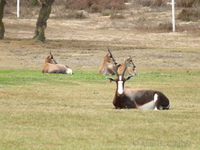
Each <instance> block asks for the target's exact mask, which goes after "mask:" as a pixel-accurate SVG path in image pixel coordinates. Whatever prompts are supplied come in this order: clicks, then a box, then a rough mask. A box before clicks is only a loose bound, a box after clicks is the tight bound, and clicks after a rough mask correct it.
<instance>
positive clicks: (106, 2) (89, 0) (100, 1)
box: [66, 0, 125, 13]
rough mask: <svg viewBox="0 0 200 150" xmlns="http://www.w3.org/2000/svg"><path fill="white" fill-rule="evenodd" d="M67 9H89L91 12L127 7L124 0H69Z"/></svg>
mask: <svg viewBox="0 0 200 150" xmlns="http://www.w3.org/2000/svg"><path fill="white" fill-rule="evenodd" d="M66 8H67V9H76V10H87V11H89V12H92V13H94V12H101V11H103V10H105V9H112V10H122V9H125V5H124V0H68V1H67V4H66Z"/></svg>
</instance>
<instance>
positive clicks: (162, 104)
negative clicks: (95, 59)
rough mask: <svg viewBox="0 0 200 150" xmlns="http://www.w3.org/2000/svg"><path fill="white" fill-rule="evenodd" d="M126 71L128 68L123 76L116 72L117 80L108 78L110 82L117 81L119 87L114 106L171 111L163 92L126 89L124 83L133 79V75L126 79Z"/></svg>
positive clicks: (117, 107)
mask: <svg viewBox="0 0 200 150" xmlns="http://www.w3.org/2000/svg"><path fill="white" fill-rule="evenodd" d="M126 69H127V68H125V69H124V71H123V73H122V75H119V74H118V73H117V72H116V74H117V77H116V78H115V79H114V78H110V77H107V79H109V80H110V82H111V81H115V82H116V85H117V88H116V92H115V96H114V99H113V104H114V106H115V108H116V109H123V108H135V109H142V110H149V109H154V110H158V109H159V110H162V109H169V107H170V101H169V99H168V98H167V97H166V96H165V95H164V94H163V93H162V92H159V91H154V90H144V89H142V90H141V89H132V88H130V87H124V83H125V82H126V81H127V80H129V79H131V77H133V75H130V76H128V77H127V78H125V77H124V73H125V71H126Z"/></svg>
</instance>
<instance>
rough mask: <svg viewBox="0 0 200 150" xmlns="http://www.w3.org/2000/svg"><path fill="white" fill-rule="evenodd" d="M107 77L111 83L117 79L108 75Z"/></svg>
mask: <svg viewBox="0 0 200 150" xmlns="http://www.w3.org/2000/svg"><path fill="white" fill-rule="evenodd" d="M106 79H108V80H109V81H110V83H111V82H112V81H115V79H113V78H111V77H106Z"/></svg>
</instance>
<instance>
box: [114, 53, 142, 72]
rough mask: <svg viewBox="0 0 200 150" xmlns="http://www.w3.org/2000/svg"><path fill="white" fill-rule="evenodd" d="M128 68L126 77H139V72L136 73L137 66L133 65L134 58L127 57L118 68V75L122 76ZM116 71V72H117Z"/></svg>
mask: <svg viewBox="0 0 200 150" xmlns="http://www.w3.org/2000/svg"><path fill="white" fill-rule="evenodd" d="M126 67H127V70H126V71H125V74H124V75H133V74H134V75H135V76H137V75H138V74H137V71H136V69H135V68H136V66H135V64H134V63H133V60H132V57H131V56H129V57H127V58H126V59H125V60H124V61H123V62H122V64H121V65H119V67H118V68H117V73H118V74H122V72H123V70H124V69H125V68H126ZM115 71H116V70H115Z"/></svg>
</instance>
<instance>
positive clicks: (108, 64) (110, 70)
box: [99, 49, 137, 75]
mask: <svg viewBox="0 0 200 150" xmlns="http://www.w3.org/2000/svg"><path fill="white" fill-rule="evenodd" d="M126 67H128V69H127V71H126V72H125V75H133V74H134V75H137V72H136V69H135V68H136V66H135V65H134V63H133V60H132V57H127V58H126V59H125V60H124V61H123V62H122V63H121V64H118V63H117V61H116V60H115V59H114V57H113V55H112V53H111V51H110V49H108V53H107V54H106V55H105V56H104V57H103V61H102V64H101V66H100V68H99V74H103V75H105V74H111V75H115V74H116V73H115V72H118V74H122V72H123V70H124V69H125V68H126Z"/></svg>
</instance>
